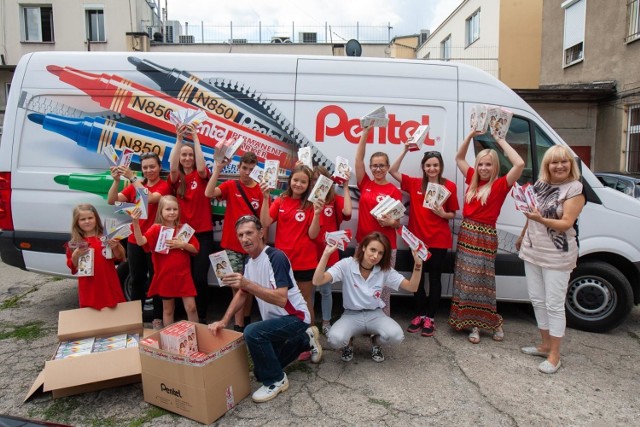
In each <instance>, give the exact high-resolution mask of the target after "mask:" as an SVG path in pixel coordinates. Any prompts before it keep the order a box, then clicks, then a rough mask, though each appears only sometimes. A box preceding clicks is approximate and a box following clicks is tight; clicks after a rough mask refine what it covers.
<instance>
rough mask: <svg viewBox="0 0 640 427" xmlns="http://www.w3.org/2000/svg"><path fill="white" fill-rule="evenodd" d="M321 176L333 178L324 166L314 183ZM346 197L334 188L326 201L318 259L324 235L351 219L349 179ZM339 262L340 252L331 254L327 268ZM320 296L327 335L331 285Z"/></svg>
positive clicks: (315, 176) (345, 186)
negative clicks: (337, 192)
mask: <svg viewBox="0 0 640 427" xmlns="http://www.w3.org/2000/svg"><path fill="white" fill-rule="evenodd" d="M320 175H324V176H326V177H327V178H331V174H330V173H329V171H328V170H327V169H326V168H325V167H323V166H316V167H315V168H314V170H313V180H314V182H315V181H316V180H317V179H318V177H319V176H320ZM346 175H347V176H348V177H349V178H351V174H350V173H349V172H348V171H347V173H346ZM342 188H343V192H344V196H340V195H338V194H336V190H335V188H334V187H333V186H332V187H331V188H330V189H329V192H328V193H327V197H326V198H325V201H324V207H323V208H322V213H321V215H320V232H319V233H318V237H316V240H315V244H316V253H317V256H318V259H320V257H321V256H322V253H323V252H324V248H325V246H326V243H325V239H324V234H325V233H327V232H332V231H338V230H339V229H340V224H341V223H342V221H349V220H350V219H351V194H349V179H347V180H346V181H345V182H344V184H342ZM336 262H338V252H337V251H336V252H334V253H333V254H331V257H330V258H329V262H328V263H327V267H331V266H332V265H333V264H335V263H336ZM319 290H320V295H321V296H322V299H321V303H322V333H323V334H325V335H327V334H328V333H329V329H330V328H331V311H332V309H333V298H332V295H331V283H325V284H324V285H321V286H319ZM312 295H313V298H312V301H313V304H314V305H315V295H316V293H315V292H312Z"/></svg>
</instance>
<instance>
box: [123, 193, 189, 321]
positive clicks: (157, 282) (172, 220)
mask: <svg viewBox="0 0 640 427" xmlns="http://www.w3.org/2000/svg"><path fill="white" fill-rule="evenodd" d="M139 216H140V212H139V211H137V210H136V211H135V212H134V213H133V214H132V215H131V217H132V218H133V233H134V235H135V237H136V243H138V245H140V246H142V247H143V248H144V250H145V251H147V252H151V259H152V260H153V270H154V274H153V280H152V281H151V286H150V287H149V292H148V296H150V297H152V296H154V295H159V296H160V297H161V298H162V320H163V322H164V325H165V326H168V325H170V324H172V323H173V313H174V309H175V302H174V298H182V303H183V304H184V309H185V311H186V312H187V318H188V319H189V321H191V322H198V311H197V310H196V302H195V296H196V288H195V286H194V284H193V279H192V278H191V268H190V265H191V260H190V258H191V256H190V255H195V254H197V253H198V250H199V248H200V245H199V244H198V240H197V239H196V238H195V236H192V237H191V239H190V240H189V242H188V243H186V242H183V241H182V240H180V239H177V238H172V239H168V240H167V241H166V244H167V247H168V248H169V253H167V254H163V253H160V252H156V250H155V249H156V244H157V243H158V236H159V234H160V230H161V229H162V227H163V226H164V227H171V228H173V235H175V234H176V233H177V232H178V229H179V228H180V207H179V205H178V200H176V198H175V197H174V196H162V197H161V198H160V202H159V203H158V213H157V215H156V222H155V224H153V225H152V226H151V227H149V229H148V230H147V231H146V233H144V234H142V231H141V230H140V222H139V220H138V218H139Z"/></svg>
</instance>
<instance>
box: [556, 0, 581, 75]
mask: <svg viewBox="0 0 640 427" xmlns="http://www.w3.org/2000/svg"><path fill="white" fill-rule="evenodd" d="M561 7H562V8H563V9H564V44H563V49H564V60H563V65H564V66H565V67H568V66H570V65H573V64H576V63H578V62H581V61H582V60H583V59H584V27H585V17H586V11H587V0H566V1H565V2H564V3H562V5H561Z"/></svg>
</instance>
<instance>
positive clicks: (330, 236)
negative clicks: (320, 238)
mask: <svg viewBox="0 0 640 427" xmlns="http://www.w3.org/2000/svg"><path fill="white" fill-rule="evenodd" d="M351 236H352V234H351V230H349V229H346V230H337V231H331V232H329V231H327V232H326V233H324V240H325V242H327V245H336V246H337V247H338V249H340V250H341V251H344V250H345V249H346V247H347V245H348V244H349V242H350V241H351Z"/></svg>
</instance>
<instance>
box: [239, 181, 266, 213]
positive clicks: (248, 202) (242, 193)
mask: <svg viewBox="0 0 640 427" xmlns="http://www.w3.org/2000/svg"><path fill="white" fill-rule="evenodd" d="M235 183H236V188H237V189H238V191H239V192H240V195H241V196H242V198H243V199H244V201H245V202H246V204H247V206H249V209H251V212H253V214H254V215H255V216H257V217H258V218H260V215H259V214H258V213H257V212H256V210H255V209H254V208H253V205H252V204H251V202H250V201H249V198H248V197H247V194H246V193H245V192H244V190H243V189H242V186H241V185H240V181H237V180H236V181H235Z"/></svg>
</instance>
